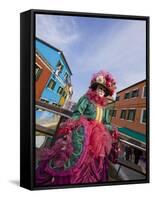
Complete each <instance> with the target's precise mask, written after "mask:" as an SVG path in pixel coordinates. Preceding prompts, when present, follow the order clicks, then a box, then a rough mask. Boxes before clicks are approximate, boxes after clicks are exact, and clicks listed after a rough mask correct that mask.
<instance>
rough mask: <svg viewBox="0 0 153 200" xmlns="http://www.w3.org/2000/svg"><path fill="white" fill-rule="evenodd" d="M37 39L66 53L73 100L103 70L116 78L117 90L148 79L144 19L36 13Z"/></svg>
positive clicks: (83, 91)
mask: <svg viewBox="0 0 153 200" xmlns="http://www.w3.org/2000/svg"><path fill="white" fill-rule="evenodd" d="M36 37H38V38H40V39H42V40H44V41H46V42H47V43H49V44H51V45H52V46H55V47H56V48H58V49H60V50H61V51H63V53H64V55H65V58H66V60H67V62H68V64H69V67H70V68H71V71H72V73H73V75H72V77H71V78H72V85H73V90H74V94H73V100H74V101H77V100H78V99H79V97H81V96H82V95H83V94H84V93H85V92H86V91H87V89H88V87H89V85H90V80H91V78H92V75H93V73H96V72H98V71H100V70H104V71H108V72H110V73H111V74H112V75H113V77H114V78H115V79H116V82H117V91H120V90H122V89H124V88H126V87H128V86H130V85H132V84H134V83H136V82H139V81H141V80H144V79H145V78H146V22H145V21H143V20H127V19H111V18H91V17H79V16H57V15H43V14H39V15H38V14H37V15H36Z"/></svg>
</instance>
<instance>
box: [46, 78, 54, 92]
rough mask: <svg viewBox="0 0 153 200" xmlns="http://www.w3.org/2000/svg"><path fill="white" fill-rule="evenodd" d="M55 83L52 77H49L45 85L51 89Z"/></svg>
mask: <svg viewBox="0 0 153 200" xmlns="http://www.w3.org/2000/svg"><path fill="white" fill-rule="evenodd" d="M55 85H56V82H55V81H54V80H53V79H51V80H50V81H49V83H48V85H47V87H48V88H50V89H52V90H53V89H54V88H55Z"/></svg>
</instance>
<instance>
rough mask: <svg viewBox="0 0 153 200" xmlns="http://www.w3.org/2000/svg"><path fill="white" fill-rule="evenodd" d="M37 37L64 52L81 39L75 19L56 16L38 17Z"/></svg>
mask: <svg viewBox="0 0 153 200" xmlns="http://www.w3.org/2000/svg"><path fill="white" fill-rule="evenodd" d="M36 36H37V37H38V38H40V39H42V40H44V41H46V42H48V43H50V44H52V45H53V46H55V47H57V48H59V49H60V50H62V51H65V50H67V49H68V47H69V45H71V44H72V43H74V42H76V40H77V39H78V38H79V35H78V31H77V26H76V24H75V21H74V20H73V18H67V19H66V20H65V17H64V16H62V17H59V16H58V17H57V16H54V15H52V16H51V15H41V14H39V15H36Z"/></svg>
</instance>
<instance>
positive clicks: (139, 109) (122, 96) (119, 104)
mask: <svg viewBox="0 0 153 200" xmlns="http://www.w3.org/2000/svg"><path fill="white" fill-rule="evenodd" d="M111 116H112V120H111V122H112V124H115V125H116V126H117V127H119V131H120V133H121V134H123V135H126V136H127V137H129V138H132V139H135V140H136V141H139V142H142V143H145V142H146V137H145V135H146V80H143V81H140V82H138V83H135V84H134V85H131V86H129V87H127V88H125V89H123V90H121V91H119V92H117V96H116V101H115V104H114V108H113V109H112V110H111Z"/></svg>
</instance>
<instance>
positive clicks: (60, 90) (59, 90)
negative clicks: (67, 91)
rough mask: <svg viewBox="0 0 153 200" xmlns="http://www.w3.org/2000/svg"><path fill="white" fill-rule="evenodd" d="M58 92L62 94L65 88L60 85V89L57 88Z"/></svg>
mask: <svg viewBox="0 0 153 200" xmlns="http://www.w3.org/2000/svg"><path fill="white" fill-rule="evenodd" d="M57 93H58V94H60V95H62V93H63V88H62V87H59V88H58V90H57Z"/></svg>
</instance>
